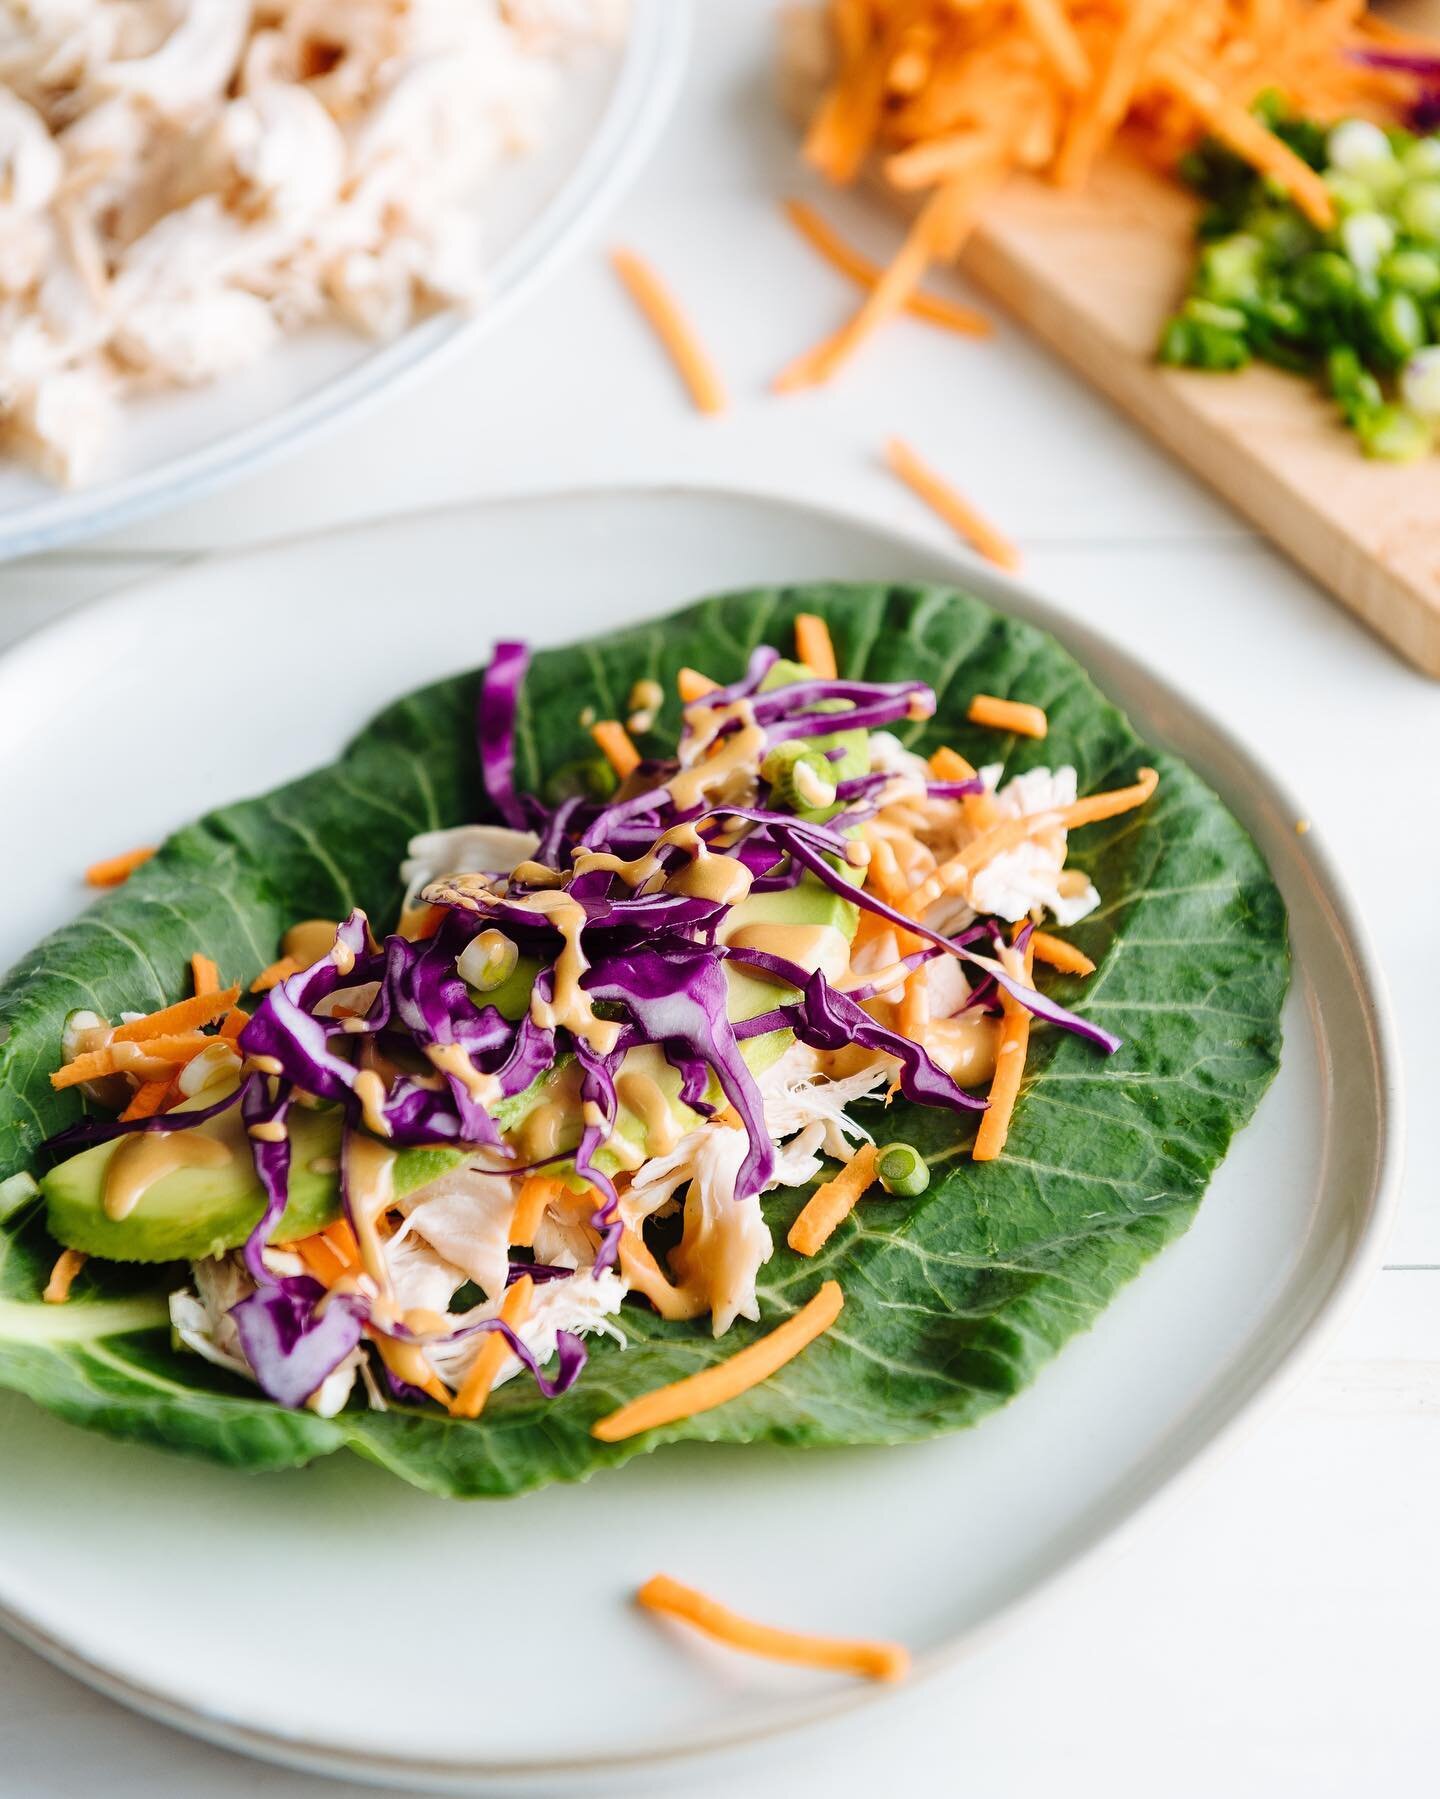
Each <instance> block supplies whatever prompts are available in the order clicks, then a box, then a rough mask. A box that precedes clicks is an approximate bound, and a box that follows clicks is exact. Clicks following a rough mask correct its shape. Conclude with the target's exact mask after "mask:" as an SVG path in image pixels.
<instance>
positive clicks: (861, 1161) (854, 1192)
mask: <svg viewBox="0 0 1440 1799" xmlns="http://www.w3.org/2000/svg"><path fill="white" fill-rule="evenodd" d="M875 1162H876V1150H875V1145H874V1144H873V1143H866V1144H863V1145H862V1146H861V1147H860V1148H859V1149H858V1150H856V1152H855V1154H854V1156H852V1157H851V1159H850V1160H849V1161H848V1162H847V1163H846V1164H845V1166H844V1167H843V1168H842V1169H841V1170H840V1172H839V1174H837V1175H836V1176H835V1177H834V1178H833V1180H828V1181H826V1182H825V1183H824V1185H823V1186H820V1187H817V1188H816V1189H815V1191H814V1192H813V1193H812V1194H811V1195H810V1197H809V1199H807V1200H806V1201H805V1204H804V1206H803V1207H802V1208H801V1210H800V1212H799V1215H798V1216H797V1217H796V1219H795V1222H794V1223H793V1224H792V1225H791V1226H790V1232H789V1235H788V1236H787V1237H786V1239H785V1241H786V1242H787V1243H788V1244H789V1245H790V1247H791V1249H793V1250H794V1251H795V1253H796V1255H798V1256H813V1255H814V1254H815V1252H816V1250H817V1249H819V1248H820V1247H821V1246H822V1245H823V1244H825V1243H826V1242H828V1241H829V1239H830V1237H831V1235H832V1234H833V1233H834V1231H835V1229H836V1227H837V1226H838V1225H839V1224H840V1223H841V1222H842V1221H843V1220H844V1219H846V1218H848V1217H849V1216H850V1214H851V1212H852V1211H854V1209H855V1204H856V1201H857V1200H859V1199H860V1198H861V1197H862V1196H863V1195H864V1194H865V1193H866V1192H868V1191H869V1189H870V1188H871V1187H873V1186H874V1184H875V1181H876V1173H875Z"/></svg>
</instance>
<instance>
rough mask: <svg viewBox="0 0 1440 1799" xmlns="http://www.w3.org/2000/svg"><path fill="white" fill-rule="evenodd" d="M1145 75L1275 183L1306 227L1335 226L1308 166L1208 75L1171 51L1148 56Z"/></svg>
mask: <svg viewBox="0 0 1440 1799" xmlns="http://www.w3.org/2000/svg"><path fill="white" fill-rule="evenodd" d="M1150 74H1151V77H1152V78H1153V79H1154V80H1155V81H1156V82H1157V83H1158V84H1159V85H1160V86H1161V87H1163V88H1166V89H1168V90H1169V92H1171V93H1172V94H1174V95H1176V96H1177V97H1178V98H1179V99H1181V100H1183V101H1184V102H1185V103H1186V105H1187V106H1189V107H1191V108H1192V109H1193V110H1194V112H1195V113H1196V115H1197V116H1198V117H1199V119H1200V120H1201V121H1202V123H1203V124H1204V125H1205V126H1206V127H1207V128H1208V129H1209V130H1210V131H1211V133H1212V134H1213V135H1214V136H1215V137H1218V138H1219V139H1220V141H1221V142H1222V143H1224V144H1228V145H1229V147H1230V148H1231V149H1232V150H1233V151H1235V153H1236V154H1237V155H1238V156H1240V157H1243V159H1244V160H1245V161H1246V162H1248V163H1249V164H1250V165H1251V167H1252V168H1255V169H1258V170H1259V171H1260V173H1261V174H1263V175H1269V176H1271V177H1272V178H1273V179H1274V180H1276V181H1278V182H1279V183H1280V185H1281V187H1283V188H1284V189H1285V191H1286V193H1287V194H1289V196H1290V198H1291V199H1292V200H1293V201H1294V202H1295V204H1296V205H1297V206H1298V207H1299V208H1300V210H1301V212H1303V213H1304V214H1305V216H1306V217H1307V218H1308V219H1309V220H1310V221H1311V223H1312V224H1315V225H1318V226H1319V227H1320V228H1321V230H1322V231H1328V230H1329V229H1330V227H1331V226H1332V225H1333V224H1334V223H1335V200H1334V196H1333V195H1332V194H1331V192H1330V189H1329V188H1328V187H1326V185H1325V183H1324V181H1322V180H1321V178H1320V176H1319V175H1317V174H1316V172H1315V171H1314V169H1312V168H1311V167H1310V165H1309V163H1308V162H1306V161H1305V160H1304V158H1303V157H1300V156H1297V155H1296V154H1295V152H1294V151H1293V150H1292V149H1291V148H1290V146H1289V145H1288V144H1286V143H1283V142H1282V141H1281V140H1280V139H1279V138H1278V137H1276V135H1275V133H1274V132H1273V131H1267V130H1266V128H1265V126H1263V125H1262V124H1261V123H1260V121H1259V120H1258V119H1257V118H1256V117H1255V115H1254V114H1253V113H1251V112H1247V111H1246V109H1245V108H1244V107H1243V106H1239V105H1237V104H1236V103H1235V102H1234V101H1233V100H1230V99H1228V98H1227V97H1226V95H1225V93H1224V92H1223V90H1222V89H1221V88H1219V87H1218V86H1217V85H1216V84H1215V82H1213V81H1212V80H1211V79H1210V77H1209V76H1208V75H1203V74H1201V72H1200V71H1199V70H1198V69H1195V68H1192V67H1191V66H1190V64H1189V63H1188V62H1186V61H1185V59H1184V58H1183V57H1181V56H1178V55H1176V54H1175V53H1174V52H1173V51H1164V52H1162V53H1160V54H1157V55H1155V56H1154V57H1152V58H1151V61H1150Z"/></svg>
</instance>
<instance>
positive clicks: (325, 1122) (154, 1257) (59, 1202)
mask: <svg viewBox="0 0 1440 1799" xmlns="http://www.w3.org/2000/svg"><path fill="white" fill-rule="evenodd" d="M213 1099H214V1094H213V1093H211V1094H206V1095H205V1096H204V1097H203V1100H202V1101H200V1102H191V1103H193V1104H200V1103H204V1104H209V1103H211V1102H212V1101H213ZM289 1122H290V1148H291V1155H290V1200H289V1204H288V1205H287V1206H286V1208H285V1211H284V1213H283V1215H282V1216H281V1218H280V1221H279V1223H278V1224H277V1225H276V1227H275V1229H274V1230H273V1231H272V1232H271V1233H270V1241H271V1242H272V1243H291V1242H294V1241H295V1240H296V1239H297V1238H299V1237H308V1236H309V1235H310V1234H311V1233H312V1232H313V1231H318V1230H322V1229H323V1228H324V1227H325V1226H326V1225H327V1224H330V1223H332V1222H333V1221H334V1220H335V1219H336V1218H338V1217H339V1215H340V1182H339V1176H338V1161H337V1158H338V1157H339V1154H340V1113H339V1110H338V1109H337V1108H335V1107H333V1106H326V1107H324V1108H323V1109H320V1110H315V1111H312V1110H310V1109H309V1108H308V1107H303V1106H296V1107H294V1108H293V1109H292V1110H291V1113H290V1121H289ZM195 1129H196V1130H197V1131H199V1132H202V1133H203V1134H204V1135H205V1136H207V1137H212V1138H214V1139H215V1140H216V1141H218V1142H220V1143H223V1144H224V1146H225V1148H226V1149H227V1150H228V1151H229V1152H230V1153H229V1158H228V1160H226V1161H225V1162H223V1163H221V1164H219V1165H217V1166H214V1167H204V1166H190V1167H182V1168H176V1169H174V1170H172V1171H171V1172H170V1173H169V1174H166V1175H163V1176H162V1177H161V1178H160V1179H159V1180H157V1181H155V1182H154V1183H153V1184H152V1185H150V1186H148V1187H147V1188H146V1189H145V1191H144V1193H143V1194H142V1195H141V1198H140V1200H139V1201H138V1203H137V1204H136V1206H135V1208H134V1209H133V1211H131V1212H130V1213H129V1214H128V1215H127V1216H126V1217H124V1218H108V1217H106V1215H105V1183H106V1176H107V1173H108V1171H109V1167H110V1163H111V1160H112V1158H113V1157H114V1156H115V1154H116V1153H117V1151H118V1150H119V1148H120V1145H121V1143H123V1142H124V1141H126V1139H124V1138H117V1139H115V1140H114V1141H112V1142H110V1143H97V1144H96V1145H95V1147H94V1148H93V1149H86V1150H82V1151H81V1152H80V1153H79V1155H75V1156H71V1157H70V1159H69V1160H68V1161H65V1162H61V1163H60V1164H59V1165H58V1166H57V1167H55V1168H52V1169H51V1170H50V1172H49V1174H47V1175H44V1176H43V1177H42V1178H41V1181H40V1188H41V1191H42V1192H43V1193H44V1195H45V1202H46V1205H47V1208H48V1217H47V1223H48V1226H49V1230H50V1234H51V1236H52V1237H54V1238H56V1240H57V1241H58V1242H61V1243H63V1244H65V1245H66V1246H67V1248H70V1249H80V1250H84V1251H85V1253H86V1254H87V1255H93V1256H104V1257H105V1258H106V1260H107V1261H111V1262H177V1261H192V1260H194V1259H196V1258H198V1257H201V1256H215V1255H222V1254H223V1253H224V1252H225V1251H226V1250H227V1249H234V1248H236V1247H237V1246H238V1245H239V1244H241V1243H243V1242H244V1241H245V1239H246V1238H247V1237H248V1236H249V1235H250V1232H251V1231H252V1230H253V1229H254V1228H255V1225H256V1222H257V1221H258V1219H259V1217H260V1214H261V1211H262V1210H263V1207H264V1195H263V1193H262V1191H261V1187H260V1183H259V1181H258V1180H257V1179H256V1178H255V1170H254V1165H253V1163H252V1161H251V1158H250V1149H249V1142H248V1139H247V1137H246V1133H245V1125H244V1121H243V1120H242V1119H241V1116H240V1108H239V1107H238V1106H234V1107H232V1108H231V1109H230V1110H229V1111H228V1112H222V1113H221V1114H220V1116H219V1117H218V1118H211V1119H207V1121H206V1122H205V1123H204V1124H199V1125H196V1127H195ZM463 1159H464V1158H463V1155H462V1153H461V1152H460V1151H459V1150H452V1149H437V1148H433V1147H425V1148H416V1149H403V1150H401V1151H400V1152H399V1153H398V1154H397V1156H396V1158H395V1191H396V1194H397V1195H398V1196H403V1195H404V1194H406V1193H413V1192H414V1191H415V1189H416V1188H417V1187H423V1186H425V1185H426V1184H427V1183H428V1182H430V1181H433V1180H434V1179H436V1177H437V1176H439V1175H441V1174H443V1173H445V1172H446V1170H447V1169H450V1168H453V1167H454V1166H455V1165H456V1164H457V1163H458V1162H460V1161H462V1160H463Z"/></svg>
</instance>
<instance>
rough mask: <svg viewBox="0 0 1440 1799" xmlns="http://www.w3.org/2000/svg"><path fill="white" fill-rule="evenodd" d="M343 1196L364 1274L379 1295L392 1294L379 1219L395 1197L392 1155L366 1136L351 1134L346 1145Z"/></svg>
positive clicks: (388, 1150)
mask: <svg viewBox="0 0 1440 1799" xmlns="http://www.w3.org/2000/svg"><path fill="white" fill-rule="evenodd" d="M345 1174H346V1184H345V1197H346V1199H347V1200H348V1202H349V1206H350V1216H351V1221H352V1223H353V1225H354V1229H355V1241H356V1243H357V1244H358V1245H359V1247H360V1260H361V1262H362V1264H363V1265H364V1269H365V1272H366V1273H367V1274H368V1275H369V1276H370V1278H371V1280H373V1281H374V1283H375V1285H376V1287H377V1288H378V1289H379V1290H380V1292H381V1293H382V1294H384V1295H386V1296H387V1297H388V1296H389V1295H390V1293H391V1286H390V1265H389V1263H388V1262H387V1261H386V1260H385V1250H384V1246H383V1244H382V1243H381V1240H380V1220H381V1219H382V1218H383V1217H384V1215H385V1213H386V1212H388V1211H389V1209H390V1207H391V1205H392V1204H393V1202H394V1198H395V1152H394V1150H390V1149H386V1148H385V1146H384V1145H383V1144H381V1143H374V1142H372V1141H371V1140H370V1138H368V1137H361V1136H359V1135H352V1136H351V1138H350V1139H349V1141H348V1142H347V1143H346V1145H345Z"/></svg>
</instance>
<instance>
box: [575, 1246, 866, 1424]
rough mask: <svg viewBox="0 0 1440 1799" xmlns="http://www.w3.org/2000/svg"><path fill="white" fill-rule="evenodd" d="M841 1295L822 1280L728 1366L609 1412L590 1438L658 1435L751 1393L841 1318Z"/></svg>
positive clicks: (725, 1363) (836, 1287) (724, 1364)
mask: <svg viewBox="0 0 1440 1799" xmlns="http://www.w3.org/2000/svg"><path fill="white" fill-rule="evenodd" d="M844 1303H845V1296H844V1294H843V1293H842V1292H841V1291H840V1287H839V1284H838V1282H836V1281H826V1282H825V1284H824V1285H823V1286H822V1287H821V1288H820V1290H819V1292H818V1293H816V1294H815V1296H814V1297H813V1298H812V1299H810V1300H808V1301H807V1302H806V1303H805V1304H804V1305H803V1306H801V1308H800V1310H799V1311H798V1312H796V1313H795V1314H794V1315H793V1316H792V1317H790V1318H787V1319H786V1320H785V1322H784V1323H783V1324H781V1325H778V1326H777V1327H776V1328H775V1329H774V1330H773V1331H770V1332H768V1333H767V1335H765V1336H763V1337H761V1338H760V1339H759V1340H758V1341H757V1342H754V1343H752V1344H750V1346H749V1347H748V1348H746V1349H742V1350H739V1351H738V1352H737V1353H736V1354H735V1355H732V1356H731V1357H730V1358H729V1359H728V1360H727V1361H723V1362H718V1363H716V1365H715V1366H714V1367H713V1368H707V1369H706V1370H705V1371H704V1373H703V1374H692V1375H689V1376H688V1377H687V1378H686V1379H685V1380H677V1381H674V1382H672V1384H671V1385H669V1386H667V1387H657V1388H656V1389H655V1390H654V1391H653V1392H651V1393H645V1394H642V1395H641V1396H640V1398H639V1399H632V1400H631V1401H630V1403H629V1404H628V1405H622V1406H621V1407H620V1408H619V1409H618V1410H617V1411H614V1412H610V1413H608V1414H607V1415H606V1416H605V1417H604V1418H601V1419H599V1420H598V1421H597V1422H596V1423H595V1424H592V1425H591V1427H590V1434H591V1436H593V1437H598V1438H599V1439H600V1441H601V1442H602V1443H619V1442H621V1441H622V1440H623V1439H624V1438H626V1437H633V1436H636V1435H638V1433H639V1432H641V1431H642V1430H657V1429H659V1428H660V1426H662V1425H665V1424H676V1423H678V1422H679V1420H680V1419H682V1418H690V1417H693V1416H694V1414H695V1413H696V1412H708V1411H710V1410H711V1409H712V1408H713V1407H715V1406H717V1405H724V1404H725V1402H726V1401H727V1400H730V1399H735V1398H737V1397H738V1396H739V1395H740V1394H741V1393H747V1392H749V1390H750V1388H751V1387H757V1386H759V1384H760V1382H761V1381H763V1380H768V1379H769V1378H770V1376H771V1375H772V1374H774V1373H775V1372H776V1370H777V1369H779V1368H783V1367H784V1366H785V1364H786V1363H787V1362H789V1361H793V1360H794V1358H795V1357H796V1356H797V1355H799V1354H800V1352H801V1350H803V1349H806V1348H808V1347H809V1345H810V1344H811V1343H813V1342H814V1341H815V1339H816V1338H817V1337H818V1336H821V1335H822V1334H823V1333H824V1332H825V1331H827V1330H829V1328H830V1326H831V1325H832V1324H833V1323H834V1322H835V1320H836V1319H837V1318H838V1317H839V1316H840V1308H841V1306H843V1305H844Z"/></svg>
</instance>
